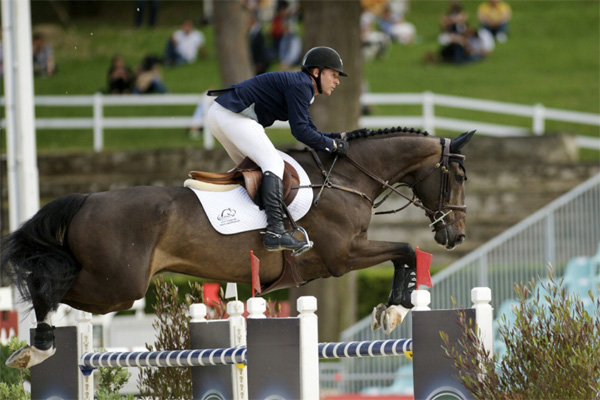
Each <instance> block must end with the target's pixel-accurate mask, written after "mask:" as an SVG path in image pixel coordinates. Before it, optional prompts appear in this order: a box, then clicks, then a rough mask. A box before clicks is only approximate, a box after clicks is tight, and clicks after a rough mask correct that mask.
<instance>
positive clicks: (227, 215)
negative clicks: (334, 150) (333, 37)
mask: <svg viewBox="0 0 600 400" xmlns="http://www.w3.org/2000/svg"><path fill="white" fill-rule="evenodd" d="M279 154H280V155H281V158H283V159H284V160H285V161H287V162H288V163H290V164H291V165H292V166H293V167H294V168H295V169H296V171H297V172H298V176H299V177H300V186H305V185H310V180H309V179H308V175H307V174H306V172H305V171H304V169H302V167H301V166H300V164H298V162H297V161H296V160H294V159H293V158H292V157H290V156H289V155H287V154H285V153H282V152H279ZM186 186H187V185H186ZM188 188H189V189H190V190H192V191H193V192H194V193H195V194H196V196H197V197H198V200H199V201H200V203H201V204H202V207H203V208H204V212H206V216H207V217H208V220H209V221H210V223H211V225H212V226H213V228H215V230H216V231H217V232H219V233H221V234H223V235H233V234H235V233H240V232H247V231H253V230H256V229H264V228H266V227H267V215H266V213H265V212H264V211H262V210H260V209H259V208H258V206H257V205H256V204H255V203H254V202H253V201H252V199H251V198H250V196H248V192H247V191H246V189H245V188H244V187H242V186H239V185H237V186H233V187H232V188H231V189H230V190H227V191H220V192H216V191H204V190H198V189H194V188H192V187H188ZM312 201H313V190H312V188H302V189H298V194H297V195H296V198H295V199H294V201H292V204H290V205H289V206H288V210H289V211H290V213H291V214H292V217H293V218H294V220H295V221H298V220H300V219H301V218H302V217H304V216H305V215H306V213H307V212H308V210H309V209H310V206H311V204H312Z"/></svg>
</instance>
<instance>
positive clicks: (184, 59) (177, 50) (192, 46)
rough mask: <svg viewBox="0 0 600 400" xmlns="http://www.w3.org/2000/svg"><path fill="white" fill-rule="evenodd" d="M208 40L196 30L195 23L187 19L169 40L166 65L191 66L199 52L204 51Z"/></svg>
mask: <svg viewBox="0 0 600 400" xmlns="http://www.w3.org/2000/svg"><path fill="white" fill-rule="evenodd" d="M205 43H206V40H205V38H204V35H203V34H202V32H200V31H199V30H197V29H195V28H194V23H193V22H192V20H190V19H186V20H185V21H183V23H182V24H181V29H179V30H177V31H176V32H175V33H174V34H173V36H171V37H170V38H169V41H168V43H167V49H166V51H165V64H166V65H181V64H191V63H193V62H195V61H196V58H197V57H198V52H199V51H201V50H203V49H204V44H205Z"/></svg>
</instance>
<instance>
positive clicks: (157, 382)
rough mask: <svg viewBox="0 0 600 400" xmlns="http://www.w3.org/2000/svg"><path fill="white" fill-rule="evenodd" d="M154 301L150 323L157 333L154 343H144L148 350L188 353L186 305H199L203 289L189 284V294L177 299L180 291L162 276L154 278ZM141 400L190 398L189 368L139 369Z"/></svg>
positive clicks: (190, 379)
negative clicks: (153, 319) (152, 318)
mask: <svg viewBox="0 0 600 400" xmlns="http://www.w3.org/2000/svg"><path fill="white" fill-rule="evenodd" d="M154 285H155V289H154V292H155V294H156V298H157V302H156V304H155V305H154V313H155V315H156V317H157V320H156V321H155V322H154V323H153V324H152V326H153V327H154V330H155V332H156V341H155V342H154V344H152V345H149V344H146V348H147V349H148V350H149V351H160V350H187V349H189V348H190V333H189V326H188V325H189V321H190V317H189V312H188V310H189V306H190V305H191V304H193V303H199V302H201V299H202V289H201V287H200V284H199V283H198V282H194V283H190V284H189V285H190V289H191V290H190V293H188V294H186V295H185V296H184V299H183V301H181V300H180V296H179V288H178V286H176V285H174V284H173V282H170V283H168V282H166V281H165V280H164V279H162V278H161V277H158V278H156V279H154ZM138 389H139V390H140V393H141V395H142V397H145V398H153V399H191V398H192V376H191V369H190V368H189V367H176V368H142V369H141V370H140V376H139V378H138Z"/></svg>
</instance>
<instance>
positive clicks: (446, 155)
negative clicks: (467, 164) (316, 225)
mask: <svg viewBox="0 0 600 400" xmlns="http://www.w3.org/2000/svg"><path fill="white" fill-rule="evenodd" d="M451 142H452V141H451V140H450V139H445V138H440V144H441V145H442V156H441V159H440V161H439V162H438V163H437V164H435V165H434V166H433V168H432V169H431V170H430V171H429V172H428V173H427V174H425V175H424V176H423V177H422V178H421V179H419V180H418V181H417V182H415V183H414V184H413V185H408V184H403V183H399V184H397V185H395V186H392V185H390V184H389V183H388V182H387V181H384V180H383V179H381V178H380V177H379V176H377V175H375V174H374V173H372V172H371V171H369V170H368V169H366V168H365V167H363V166H362V165H360V164H359V163H358V162H357V161H356V160H354V159H353V158H352V157H350V156H348V155H346V156H345V158H346V159H347V160H348V161H349V162H350V163H351V164H352V165H353V166H354V167H356V168H357V169H358V170H359V171H361V172H362V173H364V174H365V175H367V176H368V177H370V178H371V179H373V180H375V181H376V182H378V183H379V184H381V186H382V188H384V190H390V193H388V194H387V195H385V196H384V198H383V199H382V200H380V201H378V202H374V201H373V200H372V199H371V198H369V196H368V195H366V194H365V193H363V192H361V191H358V190H356V189H352V188H348V187H345V186H341V185H337V184H335V183H333V182H331V180H330V179H329V176H330V174H331V171H332V170H333V165H335V161H336V160H337V157H338V156H337V155H336V157H335V159H334V162H333V164H332V168H330V170H329V172H327V171H326V170H325V168H324V167H323V164H322V163H321V160H320V159H319V156H318V155H317V152H316V151H314V150H312V149H310V152H311V154H312V156H313V159H314V160H315V162H316V163H317V166H318V167H319V169H320V170H321V174H323V177H324V178H325V179H324V181H323V184H321V185H316V184H311V185H306V186H299V187H298V188H303V187H310V188H320V189H321V191H320V192H319V194H318V196H317V198H316V199H315V202H314V204H315V206H316V205H317V204H318V203H319V200H320V195H321V193H322V191H323V189H324V188H333V189H339V190H344V191H347V192H350V193H353V194H356V195H359V196H360V197H362V198H364V199H365V200H367V201H368V202H369V203H370V204H371V206H372V208H374V209H375V208H377V207H379V206H380V205H381V204H383V202H384V201H385V200H387V198H388V197H389V196H390V195H391V194H392V193H396V194H398V195H399V196H401V197H403V198H404V199H406V200H408V203H407V204H405V205H404V206H402V207H400V208H398V209H394V210H388V211H378V212H374V213H373V215H382V214H393V213H397V212H399V211H402V210H404V209H405V208H407V207H408V206H409V205H411V204H412V205H414V206H416V207H419V208H421V209H423V210H424V211H425V214H426V215H427V216H428V217H429V218H430V220H431V221H432V222H431V224H430V225H429V226H430V227H433V231H434V232H437V231H440V230H442V229H445V228H447V227H448V226H450V225H453V224H455V223H456V222H458V221H460V220H462V219H464V218H465V216H466V213H467V206H459V205H454V204H444V201H445V199H446V197H448V196H449V194H450V181H449V178H450V169H449V164H450V161H457V162H458V163H459V164H460V166H461V168H463V170H464V166H463V160H464V159H465V156H464V155H462V154H457V153H450V143H451ZM438 169H439V170H440V173H441V174H442V176H441V181H440V196H439V200H438V209H437V210H436V211H433V210H431V209H430V208H428V207H427V206H425V204H423V202H422V200H421V199H420V198H419V195H418V193H417V191H416V186H417V185H418V184H419V183H421V182H423V181H424V180H425V179H427V178H428V177H429V176H430V175H431V174H433V173H434V172H435V171H436V170H438ZM402 186H407V187H409V188H410V189H411V190H412V192H413V196H412V198H411V197H408V196H406V195H405V194H404V193H402V192H400V191H399V190H398V188H400V187H402ZM446 210H448V211H446ZM452 211H461V212H462V215H461V216H460V217H457V218H455V219H454V220H452V221H450V222H447V223H444V218H445V217H446V216H447V215H448V214H450V213H451V212H452ZM440 223H442V224H440Z"/></svg>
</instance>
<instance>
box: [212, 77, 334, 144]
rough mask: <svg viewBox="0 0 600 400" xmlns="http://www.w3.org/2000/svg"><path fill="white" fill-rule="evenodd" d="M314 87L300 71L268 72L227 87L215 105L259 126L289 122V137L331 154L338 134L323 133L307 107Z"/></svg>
mask: <svg viewBox="0 0 600 400" xmlns="http://www.w3.org/2000/svg"><path fill="white" fill-rule="evenodd" d="M314 90H315V87H314V84H313V82H312V80H311V78H310V76H308V74H306V73H304V72H268V73H265V74H261V75H258V76H255V77H254V78H251V79H248V80H246V81H243V82H240V83H238V84H236V85H233V86H231V88H230V90H226V91H225V92H224V93H223V94H221V95H220V96H219V97H217V98H216V100H215V101H216V102H217V103H219V104H220V105H222V106H223V107H225V108H226V109H228V110H230V111H233V112H234V113H239V114H243V115H245V116H247V117H249V118H252V119H254V120H255V121H257V122H258V123H259V124H261V125H262V126H263V127H268V126H271V125H273V122H275V121H289V124H290V128H291V130H292V135H294V137H295V138H296V139H298V140H299V141H300V142H302V143H304V144H305V145H307V146H310V147H312V148H314V149H317V150H324V151H328V152H332V151H333V139H332V138H337V137H339V135H340V133H323V132H319V131H318V130H317V127H316V126H315V124H314V123H313V122H312V120H311V118H310V114H309V111H308V107H309V106H310V105H311V104H312V102H313V100H314Z"/></svg>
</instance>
